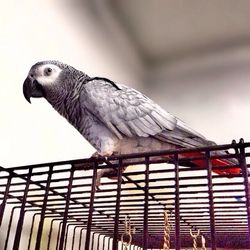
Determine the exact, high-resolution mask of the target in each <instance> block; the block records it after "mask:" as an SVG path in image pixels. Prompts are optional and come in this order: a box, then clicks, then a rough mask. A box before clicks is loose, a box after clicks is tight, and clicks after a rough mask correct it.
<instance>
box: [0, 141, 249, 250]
mask: <svg viewBox="0 0 250 250" xmlns="http://www.w3.org/2000/svg"><path fill="white" fill-rule="evenodd" d="M249 148H250V143H244V142H243V141H242V140H241V141H240V143H233V144H228V145H218V146H211V147H203V148H195V149H194V148H192V149H180V150H175V151H161V152H148V153H143V154H129V155H120V156H111V157H108V158H101V157H100V158H89V159H83V160H73V161H63V162H53V163H44V164H37V165H30V166H20V167H13V168H8V169H6V168H3V167H1V168H0V173H1V175H0V202H1V205H0V249H4V250H5V249H14V250H16V249H21V250H25V249H35V250H39V249H58V250H65V249H72V250H73V249H85V250H89V249H105V250H106V249H114V250H116V249H125V247H124V246H123V245H122V244H121V235H122V234H123V233H124V224H125V217H126V216H127V218H130V220H131V226H132V229H133V230H132V231H134V232H133V234H132V243H131V244H130V245H129V246H128V247H127V249H162V248H163V238H164V216H163V214H164V211H168V213H169V220H170V223H171V225H172V227H171V230H170V235H169V236H170V246H171V249H177V250H179V249H183V247H190V248H191V247H192V244H193V243H192V238H191V237H190V229H192V230H193V231H197V230H200V232H201V234H202V235H203V236H204V237H205V239H206V243H207V246H208V247H210V248H211V249H212V250H215V249H218V248H234V249H250V243H249V236H250V196H249V170H248V168H249V164H247V160H248V158H249V157H250V153H249V152H248V150H249ZM221 150H223V151H224V150H226V151H227V153H225V154H221ZM191 152H200V153H202V155H201V156H199V157H188V156H187V157H185V158H184V157H180V155H181V154H183V153H191ZM214 152H220V154H221V155H220V156H219V158H221V159H230V158H231V159H236V160H237V166H239V167H240V168H241V173H240V174H238V175H236V176H234V177H233V178H228V176H227V175H217V174H215V173H213V172H212V170H216V169H217V168H220V169H223V168H233V167H235V165H232V166H220V167H219V166H217V167H213V166H212V164H211V159H213V157H214V156H213V155H214ZM163 155H164V156H166V155H168V156H171V157H170V158H171V159H172V160H171V162H169V161H168V162H167V164H166V160H164V159H163V160H159V159H157V160H154V159H155V156H163ZM216 158H218V156H217V157H216ZM196 159H202V160H204V162H205V163H206V168H205V169H202V168H197V167H193V166H191V165H190V166H186V167H183V166H181V165H183V163H188V162H191V161H192V160H196ZM126 161H129V162H130V164H131V165H133V167H129V168H128V169H127V170H126V171H125V172H124V173H122V168H123V165H124V162H126ZM184 165H188V164H184ZM86 166H87V168H88V169H89V170H86ZM110 167H113V168H114V169H116V171H117V179H115V180H110V179H107V178H104V179H103V180H102V182H103V183H102V185H101V186H100V189H99V190H97V189H96V176H97V171H98V169H105V168H110ZM198 244H200V241H198Z"/></svg>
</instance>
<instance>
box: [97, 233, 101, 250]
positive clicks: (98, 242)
mask: <svg viewBox="0 0 250 250" xmlns="http://www.w3.org/2000/svg"><path fill="white" fill-rule="evenodd" d="M100 237H101V234H99V235H98V239H97V247H96V250H99V245H100Z"/></svg>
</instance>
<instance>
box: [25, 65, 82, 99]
mask: <svg viewBox="0 0 250 250" xmlns="http://www.w3.org/2000/svg"><path fill="white" fill-rule="evenodd" d="M79 74H80V75H82V74H83V73H82V72H81V71H78V70H76V69H75V68H73V67H71V66H69V65H66V64H64V63H61V62H58V61H43V62H38V63H36V64H35V65H33V66H32V67H31V69H30V71H29V73H28V76H27V78H26V79H25V81H24V83H23V94H24V97H25V99H26V100H27V101H28V102H29V103H31V101H30V98H31V97H35V98H39V97H45V98H46V97H47V95H48V94H50V95H55V94H56V92H60V91H62V90H63V89H64V90H67V89H68V88H69V87H70V86H69V85H71V84H72V83H73V82H74V79H73V78H76V77H77V76H78V77H79ZM72 80H73V81H72Z"/></svg>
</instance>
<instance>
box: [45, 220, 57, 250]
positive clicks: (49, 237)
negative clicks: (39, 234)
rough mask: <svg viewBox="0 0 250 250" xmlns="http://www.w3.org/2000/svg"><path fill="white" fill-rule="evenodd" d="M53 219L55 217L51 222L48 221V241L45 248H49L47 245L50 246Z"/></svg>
mask: <svg viewBox="0 0 250 250" xmlns="http://www.w3.org/2000/svg"><path fill="white" fill-rule="evenodd" d="M54 221H56V219H52V220H51V222H50V228H49V235H48V243H47V250H49V246H50V241H51V235H52V231H53V224H54ZM58 230H59V229H58Z"/></svg>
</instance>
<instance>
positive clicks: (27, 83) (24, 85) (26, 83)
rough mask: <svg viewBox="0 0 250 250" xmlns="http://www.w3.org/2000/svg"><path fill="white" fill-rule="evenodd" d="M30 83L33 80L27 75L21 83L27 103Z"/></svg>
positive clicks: (30, 88)
mask: <svg viewBox="0 0 250 250" xmlns="http://www.w3.org/2000/svg"><path fill="white" fill-rule="evenodd" d="M32 83H33V81H32V80H31V79H30V78H29V77H27V78H26V79H25V81H24V83H23V95H24V97H25V99H26V100H27V101H28V102H29V103H31V101H30V98H31V96H32V85H33V84H32Z"/></svg>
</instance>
